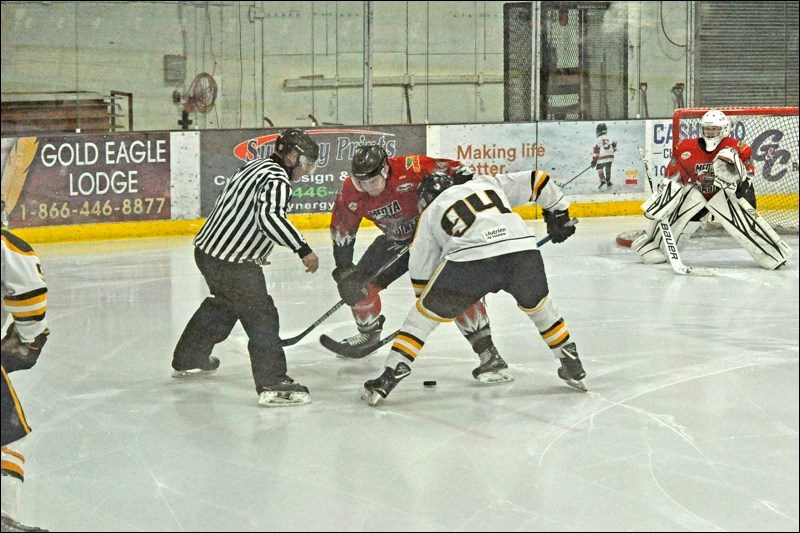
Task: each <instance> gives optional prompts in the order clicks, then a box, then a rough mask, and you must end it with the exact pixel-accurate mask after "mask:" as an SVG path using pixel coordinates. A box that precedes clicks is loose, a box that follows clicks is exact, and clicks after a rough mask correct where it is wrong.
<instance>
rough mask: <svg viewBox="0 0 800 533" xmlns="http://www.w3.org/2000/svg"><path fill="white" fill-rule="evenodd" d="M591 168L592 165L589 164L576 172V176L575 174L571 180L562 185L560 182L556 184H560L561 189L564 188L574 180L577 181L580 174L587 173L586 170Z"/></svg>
mask: <svg viewBox="0 0 800 533" xmlns="http://www.w3.org/2000/svg"><path fill="white" fill-rule="evenodd" d="M590 168H592V165H589V166H588V167H586V168H585V169H583V170H581V171H580V172H578V173H577V174H575V176H573V177H572V179H570V180H569V181H568V182H566V183H565V184H563V185H561V184H560V183H556V185H558V187H559V188H560V189H563V188H564V187H566V186H567V185H569V184H570V183H572V182H573V181H575V180H576V179H578V178H579V177H580V176H583V174H585V173H586V171H587V170H589V169H590Z"/></svg>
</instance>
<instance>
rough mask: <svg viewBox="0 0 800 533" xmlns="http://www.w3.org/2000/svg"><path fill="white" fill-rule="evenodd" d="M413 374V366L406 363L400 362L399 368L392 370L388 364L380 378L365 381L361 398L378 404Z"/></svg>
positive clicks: (371, 403) (372, 403) (369, 402)
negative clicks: (410, 366)
mask: <svg viewBox="0 0 800 533" xmlns="http://www.w3.org/2000/svg"><path fill="white" fill-rule="evenodd" d="M409 374H411V368H409V366H408V365H407V364H405V363H398V364H397V368H395V369H394V370H392V369H391V368H389V367H388V366H387V367H386V370H384V371H383V374H381V375H380V377H378V379H371V380H369V381H367V382H366V383H364V392H362V393H361V399H362V400H364V401H366V402H367V403H368V404H369V405H376V404H377V403H378V402H379V401H381V400H382V399H383V398H386V397H387V396H389V393H390V392H392V389H394V388H395V387H396V386H397V384H398V383H400V382H401V381H402V380H403V379H405V378H407V377H408V375H409Z"/></svg>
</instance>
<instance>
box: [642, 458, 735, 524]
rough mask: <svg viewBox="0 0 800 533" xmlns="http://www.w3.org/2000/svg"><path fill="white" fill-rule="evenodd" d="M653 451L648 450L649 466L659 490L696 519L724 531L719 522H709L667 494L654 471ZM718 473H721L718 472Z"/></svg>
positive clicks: (651, 475)
mask: <svg viewBox="0 0 800 533" xmlns="http://www.w3.org/2000/svg"><path fill="white" fill-rule="evenodd" d="M651 452H652V450H648V453H647V458H648V467H649V470H650V477H651V478H653V482H654V483H655V484H656V487H658V490H660V491H661V494H663V495H664V496H666V497H667V499H668V500H669V501H671V502H672V503H674V504H675V505H677V506H678V507H679V508H681V509H683V510H684V511H686V512H687V513H689V515H691V516H693V517H695V518H696V519H698V520H700V522H702V523H704V524H708V525H710V526H712V527H714V528H715V529H718V530H720V531H724V529H723V528H721V527H719V526H718V525H717V524H714V523H713V522H709V521H708V520H706V519H705V518H703V517H702V516H698V515H696V514H694V513H693V512H692V511H690V510H689V509H687V508H686V507H684V506H683V505H681V504H680V503H679V502H677V501H676V500H675V498H673V497H672V496H670V495H669V494H667V491H665V490H664V487H662V486H661V483H659V482H658V479H657V478H656V473H655V472H654V471H653V454H652V453H651ZM712 469H713V467H712ZM714 473H715V474H716V471H714ZM717 475H719V474H717ZM683 525H684V526H689V524H683ZM687 529H694V528H692V527H687Z"/></svg>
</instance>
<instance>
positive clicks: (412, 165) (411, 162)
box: [406, 155, 422, 172]
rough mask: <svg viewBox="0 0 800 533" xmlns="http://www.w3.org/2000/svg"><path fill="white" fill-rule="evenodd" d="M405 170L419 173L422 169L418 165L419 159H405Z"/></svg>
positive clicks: (412, 156)
mask: <svg viewBox="0 0 800 533" xmlns="http://www.w3.org/2000/svg"><path fill="white" fill-rule="evenodd" d="M406 169H413V170H414V172H419V171H420V170H421V169H422V167H421V166H420V164H419V158H418V157H417V156H415V155H410V156H408V157H406Z"/></svg>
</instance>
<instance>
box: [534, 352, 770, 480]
mask: <svg viewBox="0 0 800 533" xmlns="http://www.w3.org/2000/svg"><path fill="white" fill-rule="evenodd" d="M753 366H758V365H757V364H755V363H752V364H746V365H741V366H736V367H733V368H723V369H720V370H717V371H715V372H709V373H707V374H701V375H699V376H698V375H693V376H691V377H688V378H686V379H682V380H678V381H673V382H670V383H664V384H663V385H659V386H657V387H654V388H652V389H647V390H645V391H642V392H639V393H636V394H633V395H632V396H629V397H627V398H624V399H622V400H619V401H618V402H611V400H605V399H604V398H601V399H603V400H604V401H607V402H610V403H611V405H608V406H606V407H603V408H602V409H598V410H595V411H593V412H592V413H591V414H589V415H587V416H585V417H583V418H581V419H580V420H578V421H577V422H575V423H574V424H572V425H571V426H569V427H568V428H566V429H565V430H564V431H562V432H561V433H559V434H558V435H556V436H555V437H554V438H553V440H551V441H550V443H548V445H547V446H545V448H544V450H542V452H541V454H540V455H539V466H541V465H542V462H543V461H544V456H545V455H547V451H548V450H549V449H550V448H551V447H552V446H553V444H555V443H556V442H557V441H558V440H559V439H560V438H561V437H562V436H563V435H564V434H565V433H567V432H568V431H571V430H572V429H574V428H575V426H577V425H579V424H582V423H583V422H585V421H586V420H590V419H592V418H593V417H594V416H595V415H597V414H598V413H600V412H602V411H606V410H608V409H611V408H613V407H617V406H621V405H622V404H623V402H629V401H631V400H633V399H634V398H638V397H640V396H644V395H645V394H650V393H651V392H655V391H657V390H659V389H663V388H666V387H671V386H673V385H680V384H682V383H688V382H690V381H694V380H696V379H701V378H707V377H709V376H714V375H717V374H723V373H725V372H729V371H731V370H740V369H742V368H750V367H753ZM587 395H588V396H590V397H592V396H598V393H592V391H589V392H588V393H587Z"/></svg>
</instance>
